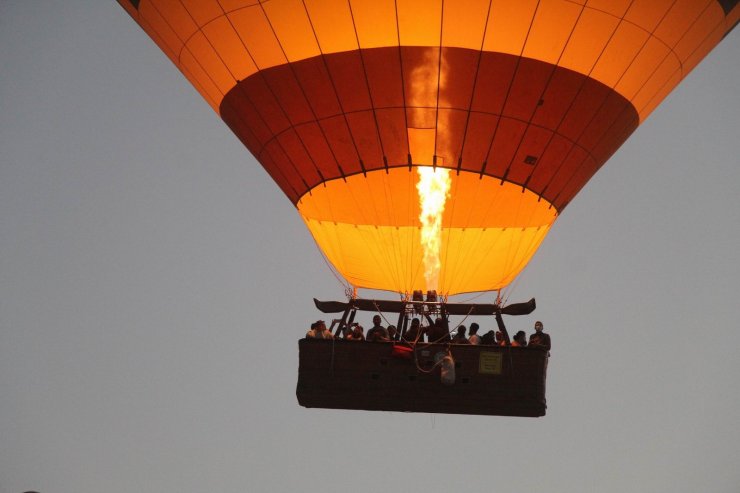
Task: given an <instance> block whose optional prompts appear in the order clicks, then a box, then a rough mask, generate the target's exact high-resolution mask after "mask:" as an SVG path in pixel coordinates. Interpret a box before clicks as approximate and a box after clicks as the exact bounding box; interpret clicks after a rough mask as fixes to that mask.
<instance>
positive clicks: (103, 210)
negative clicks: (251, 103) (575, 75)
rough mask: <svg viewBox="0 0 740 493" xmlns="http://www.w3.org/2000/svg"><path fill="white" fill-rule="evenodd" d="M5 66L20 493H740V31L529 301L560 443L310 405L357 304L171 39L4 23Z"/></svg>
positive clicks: (679, 93) (531, 433) (1, 241)
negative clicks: (313, 332) (312, 385)
mask: <svg viewBox="0 0 740 493" xmlns="http://www.w3.org/2000/svg"><path fill="white" fill-rule="evenodd" d="M0 67H1V71H0V493H21V492H23V491H26V490H31V489H34V490H38V491H40V492H41V493H88V492H90V493H92V492H106V493H107V492H114V493H130V492H157V493H160V492H163V491H164V492H168V491H172V492H178V493H196V492H197V493H202V492H206V491H219V492H260V491H321V492H322V493H329V492H335V491H336V492H339V491H342V492H344V491H351V492H360V493H364V492H376V491H425V492H437V491H450V490H454V491H484V490H487V491H491V490H496V491H506V492H510V493H517V492H529V491H543V492H554V493H571V492H592V491H598V492H605V493H624V492H628V491H637V492H651V493H655V492H671V493H676V492H686V493H694V492H697V491H708V492H718V493H735V492H737V491H738V489H739V488H740V468H738V464H740V427H739V426H738V417H739V416H740V378H738V373H740V359H739V358H738V350H739V349H740V323H738V320H737V318H738V317H737V309H738V305H740V303H738V277H739V274H740V196H739V195H740V194H739V192H740V157H739V156H740V133H739V132H738V125H739V124H740V118H738V114H739V113H740V103H739V99H740V98H738V95H737V85H738V81H740V38H738V33H737V30H735V32H733V33H731V34H730V35H728V36H727V38H726V39H725V40H724V41H723V42H722V43H721V44H720V45H719V46H718V47H717V48H716V49H715V50H714V52H713V53H711V54H710V55H709V56H708V57H707V59H705V61H704V62H702V63H701V64H700V65H699V66H698V68H697V69H696V70H695V71H694V72H693V73H692V74H690V75H689V76H688V77H687V78H686V80H685V81H684V82H683V83H682V84H681V85H680V86H679V87H678V88H677V89H676V90H675V91H674V92H673V94H672V95H670V96H669V97H668V99H667V100H666V101H665V102H664V103H663V105H662V106H661V107H660V108H659V109H658V110H657V111H655V112H654V113H653V115H652V116H651V117H650V118H649V119H648V120H647V121H646V122H645V123H644V124H643V125H642V126H641V127H640V128H639V129H638V130H637V131H636V132H635V134H634V135H633V136H632V137H631V138H630V140H629V141H628V142H627V143H626V144H625V145H624V146H623V147H622V149H621V150H620V151H619V152H618V153H617V154H616V155H615V156H614V157H613V158H612V159H611V160H610V161H609V162H608V163H607V164H606V166H605V167H604V168H602V170H601V171H599V173H598V174H597V175H596V176H595V178H594V179H592V180H591V182H590V183H589V184H588V185H587V186H586V188H585V189H584V190H583V191H582V192H581V193H580V195H579V196H578V197H577V198H576V199H575V200H574V201H573V202H572V203H571V204H570V205H569V206H568V208H567V209H566V210H565V212H564V214H563V215H562V216H561V218H560V219H559V220H558V222H557V223H556V224H555V226H554V228H553V230H552V232H551V233H550V235H549V236H548V238H547V239H546V240H545V242H544V243H543V245H542V247H541V249H540V251H539V252H538V253H537V255H536V256H535V258H534V260H533V261H532V262H531V263H530V265H529V267H528V268H527V269H526V270H525V272H524V274H523V275H522V276H521V277H520V279H519V281H518V282H517V283H516V287H515V290H514V291H513V293H512V294H511V298H510V301H523V300H526V299H529V298H530V297H532V296H535V297H536V298H537V304H538V308H537V311H535V312H534V313H533V314H532V315H531V316H528V317H520V318H518V319H512V320H511V321H510V322H509V325H510V327H511V328H512V329H514V330H518V329H525V330H526V331H527V332H528V333H529V332H531V327H532V325H533V323H534V320H537V319H540V320H543V321H544V323H545V331H546V332H549V333H550V334H551V336H552V338H553V352H552V357H551V359H550V364H549V374H548V382H547V383H548V388H547V398H548V410H547V416H546V417H544V418H538V419H523V418H502V417H480V416H452V415H429V414H402V413H379V412H378V413H369V412H358V411H329V410H316V409H311V410H308V409H303V408H301V407H300V406H298V404H297V401H296V398H295V385H296V378H297V365H298V361H297V339H298V337H299V336H301V335H302V334H304V333H305V330H306V329H307V324H308V323H309V322H310V321H311V320H314V319H316V318H318V317H319V316H320V315H319V314H318V313H317V312H316V310H315V309H314V308H313V305H312V301H311V299H312V297H318V298H320V299H337V300H341V299H343V296H344V293H343V290H342V286H341V285H340V284H339V283H338V282H337V281H336V279H335V278H334V277H333V276H332V275H331V273H330V272H329V269H328V268H327V266H326V265H325V264H324V261H323V260H322V258H321V256H320V255H319V253H318V250H317V248H316V247H315V245H314V244H313V242H312V240H311V237H310V235H309V233H308V231H307V230H306V229H305V227H304V226H303V223H302V222H301V220H300V218H299V216H298V214H297V212H296V211H295V209H294V208H293V206H292V205H291V204H290V202H289V201H288V200H287V199H286V198H285V197H284V196H283V195H282V193H281V192H280V191H279V190H278V188H277V186H276V185H275V184H274V183H273V182H272V181H271V180H270V178H269V177H268V175H267V173H265V172H264V171H263V170H262V168H260V166H259V165H258V164H257V163H256V161H255V160H254V159H253V158H252V157H251V156H250V155H249V153H248V152H247V151H246V149H245V148H244V147H243V146H242V145H241V144H240V143H239V142H238V141H237V139H236V138H235V137H233V136H232V134H231V132H230V131H229V130H228V129H227V128H226V126H225V125H224V124H223V123H222V122H221V121H220V119H219V118H218V117H217V115H215V114H214V113H213V112H212V110H211V109H210V108H209V107H208V105H207V104H206V103H205V102H203V101H202V100H201V98H200V96H199V95H198V94H197V93H196V92H195V90H193V89H192V88H191V87H190V85H189V84H188V83H187V82H186V80H185V79H184V77H182V75H181V74H180V73H179V72H178V71H177V70H176V69H175V68H174V66H172V64H171V63H170V62H169V60H168V59H167V58H166V57H165V56H164V55H163V54H162V53H161V52H160V50H159V49H158V48H157V47H156V46H155V45H154V43H153V42H152V41H151V40H150V39H149V38H148V37H147V36H146V35H145V34H144V33H143V31H141V29H140V28H139V27H138V26H137V25H136V24H135V23H134V22H133V20H131V18H130V17H129V16H128V15H127V14H126V13H125V12H124V11H123V9H121V8H120V7H119V6H118V5H117V4H116V3H115V2H112V1H108V2H100V1H92V0H90V1H74V2H51V1H48V2H42V1H30V0H29V1H8V0H4V1H2V2H0ZM479 301H491V300H490V299H486V298H479ZM367 317H368V318H369V315H367ZM363 321H364V320H363ZM479 322H480V323H481V325H482V327H484V328H485V327H488V326H490V325H491V324H492V321H491V320H485V319H481V320H479Z"/></svg>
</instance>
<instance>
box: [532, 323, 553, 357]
mask: <svg viewBox="0 0 740 493" xmlns="http://www.w3.org/2000/svg"><path fill="white" fill-rule="evenodd" d="M543 328H544V325H542V322H540V321H539V320H538V321H536V322H535V323H534V330H535V332H534V334H532V335H531V336H529V346H530V347H541V348H545V349H547V350H548V351H549V350H550V347H552V344H551V343H550V334H545V333H544V332H542V329H543Z"/></svg>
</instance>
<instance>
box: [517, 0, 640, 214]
mask: <svg viewBox="0 0 740 493" xmlns="http://www.w3.org/2000/svg"><path fill="white" fill-rule="evenodd" d="M634 3H635V0H631V1H630V4H629V5H628V6H627V8H626V9H625V11H624V14H623V15H622V17H621V18H620V19H619V22H617V23H616V24H615V25H614V29H613V30H612V32H611V34H610V35H609V38H608V39H607V40H606V42H605V43H604V48H605V47H606V46H609V43H610V42H611V40H612V39H614V35H615V34H616V32H617V30H618V29H619V26H620V25H621V24H622V22H624V16H625V15H627V12H629V10H630V8H632V5H633V4H634ZM604 48H602V50H601V52H600V53H599V56H597V57H596V59H595V60H594V63H593V64H592V65H591V68H590V69H589V71H588V73H587V74H581V75H582V78H581V83H580V85H579V87H578V90H577V91H576V94H575V95H574V96H573V99H571V101H570V104H568V107H567V108H566V109H565V111H564V112H563V114H562V115H561V117H560V121H558V124H557V125H556V126H555V128H554V129H552V133H551V134H550V138H549V139H548V141H547V143H546V144H545V146H544V148H543V151H542V156H543V158H544V156H545V155H546V154H547V151H548V150H549V149H550V145H551V144H552V141H553V139H554V138H555V135H561V134H560V133H559V131H560V127H561V126H562V125H563V122H564V121H565V119H566V117H567V116H568V115H569V114H570V112H571V110H572V109H573V105H575V103H576V101H577V100H578V97H579V96H580V95H581V92H583V88H584V87H586V82H587V81H589V80H591V74H592V73H593V71H594V69H595V68H596V65H598V63H599V60H601V57H602V55H603V54H604ZM561 136H562V135H561ZM566 140H570V139H566ZM571 145H572V144H571ZM543 160H544V159H540V162H542V161H543ZM560 165H561V166H562V161H561V163H560ZM538 169H541V168H539V167H537V166H535V167H534V169H532V172H531V173H530V174H529V176H527V179H526V180H525V186H526V185H528V184H529V180H530V179H531V178H532V177H533V176H534V175H535V173H536V172H537V170H538ZM558 169H559V167H558ZM555 172H556V173H557V170H555ZM545 185H546V186H547V184H545ZM545 188H546V187H545ZM536 193H537V195H538V197H539V199H538V200H540V199H542V194H543V193H544V189H542V190H540V191H539V192H536Z"/></svg>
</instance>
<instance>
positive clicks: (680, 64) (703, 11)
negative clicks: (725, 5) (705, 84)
mask: <svg viewBox="0 0 740 493" xmlns="http://www.w3.org/2000/svg"><path fill="white" fill-rule="evenodd" d="M712 1H714V0H712ZM710 5H711V3H710V4H707V6H706V7H705V8H704V10H702V12H701V13H700V14H699V15H698V16H697V17H696V19H694V22H692V23H691V26H689V28H688V29H686V31H684V33H683V35H682V36H681V37H680V38H679V39H678V40H677V41H676V43H675V44H674V48H675V47H676V46H678V44H679V43H680V42H681V41H683V39H684V37H685V36H686V35H687V34H688V32H689V30H690V29H691V28H692V27H693V26H694V25H696V23H697V22H699V20H700V19H701V17H702V16H703V15H704V13H705V12H706V11H707V9H708V8H709V6H710ZM723 24H724V22H722V21H720V22H718V23H717V24H715V25H714V27H713V28H712V29H710V30H709V32H708V33H707V34H706V36H704V38H702V40H701V41H700V42H699V43H697V44H696V46H694V49H693V50H692V51H691V53H689V55H688V56H687V57H686V60H688V59H689V58H691V56H692V55H693V54H694V53H696V51H697V50H698V49H699V47H700V46H702V45H703V44H704V43H705V42H706V41H707V39H709V38H710V37H711V36H712V35H713V34H714V33H715V32H716V31H717V29H718V28H719V27H721V26H722V25H723ZM671 53H674V52H673V50H671V51H669V52H668V53H666V55H665V56H664V57H663V59H662V60H661V61H660V63H659V64H656V67H655V69H654V70H653V71H652V72H651V74H650V75H649V76H648V78H647V79H646V80H645V81H644V82H643V83H642V85H641V86H640V87H639V89H638V90H637V91H636V92H635V94H634V95H633V96H632V98H630V100H633V99H636V98H637V96H638V95H639V94H640V93H641V92H642V90H643V89H645V86H646V85H647V84H648V82H650V81H651V80H652V78H653V76H654V75H655V73H656V72H657V71H658V69H659V68H660V67H661V66H662V65H663V63H665V61H666V60H667V59H668V58H669V56H670V55H671ZM677 60H678V69H676V70H674V71H673V72H671V74H670V76H668V77H667V78H666V81H665V82H664V83H663V84H662V85H661V86H660V88H659V89H658V90H657V91H655V93H654V94H653V95H652V96H651V97H650V98H649V99H648V102H650V101H652V99H653V98H654V97H655V95H656V94H658V93H660V91H661V90H662V89H663V87H665V85H666V84H667V83H668V81H669V80H671V79H672V78H673V75H674V74H675V73H676V72H679V73H680V78H679V82H678V83H680V81H682V80H683V79H684V77H686V75H688V74H687V73H684V66H683V62H682V61H681V59H679V58H678V57H677ZM678 83H677V84H678ZM646 106H647V104H645V105H643V106H642V108H640V111H638V112H637V113H638V115H641V114H642V109H644V108H645V107H646ZM640 119H641V120H642V118H640Z"/></svg>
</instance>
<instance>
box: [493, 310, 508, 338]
mask: <svg viewBox="0 0 740 493" xmlns="http://www.w3.org/2000/svg"><path fill="white" fill-rule="evenodd" d="M496 325H498V332H496V343H497V344H498V345H499V346H511V339H510V338H509V331H507V330H506V325H504V319H503V318H501V311H497V312H496ZM499 332H500V333H501V337H500V338H499Z"/></svg>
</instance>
